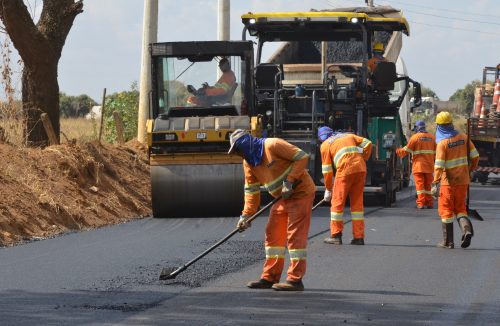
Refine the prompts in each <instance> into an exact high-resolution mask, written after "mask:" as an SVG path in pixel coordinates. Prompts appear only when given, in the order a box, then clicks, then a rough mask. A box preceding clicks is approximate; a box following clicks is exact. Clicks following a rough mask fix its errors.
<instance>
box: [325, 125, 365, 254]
mask: <svg viewBox="0 0 500 326" xmlns="http://www.w3.org/2000/svg"><path fill="white" fill-rule="evenodd" d="M318 138H319V140H320V141H321V142H322V144H321V148H320V151H321V164H322V165H321V167H322V171H323V176H324V179H325V195H324V200H325V201H327V202H328V201H331V209H330V230H331V237H330V238H326V239H325V242H326V243H330V244H338V245H340V244H342V231H343V229H344V217H343V216H344V207H345V201H346V199H347V196H349V200H350V203H351V219H352V234H353V239H352V241H351V244H353V245H364V244H365V240H364V238H365V219H364V208H363V191H364V188H365V178H366V163H365V161H367V160H368V159H369V158H370V155H371V151H372V143H371V142H370V141H369V140H368V139H366V138H363V137H359V136H356V135H354V134H352V133H341V132H333V130H332V129H331V128H329V127H321V128H319V129H318ZM332 189H333V190H332ZM332 191H333V195H332Z"/></svg>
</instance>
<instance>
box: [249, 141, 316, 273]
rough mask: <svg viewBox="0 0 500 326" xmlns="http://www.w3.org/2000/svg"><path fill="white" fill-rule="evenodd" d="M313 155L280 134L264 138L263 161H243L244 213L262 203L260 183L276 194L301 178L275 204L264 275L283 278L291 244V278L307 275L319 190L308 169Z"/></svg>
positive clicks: (268, 223)
mask: <svg viewBox="0 0 500 326" xmlns="http://www.w3.org/2000/svg"><path fill="white" fill-rule="evenodd" d="M308 161H309V155H308V154H306V153H305V152H304V151H302V150H301V149H299V148H298V147H296V146H294V145H292V144H290V143H288V142H286V141H284V140H282V139H279V138H267V139H266V140H265V142H264V153H263V155H262V161H261V163H260V164H259V165H257V166H255V167H254V166H251V165H250V164H248V163H247V162H246V161H243V169H244V173H245V207H244V208H243V212H242V215H244V216H251V215H253V214H255V212H257V210H258V208H259V206H260V186H261V185H263V186H264V187H265V188H266V189H267V191H268V192H269V194H271V196H273V197H278V196H280V195H281V189H282V185H283V181H284V180H285V179H287V180H288V181H290V182H296V181H298V180H300V183H299V184H297V186H296V187H295V189H294V191H293V194H292V196H291V197H290V198H288V199H281V200H279V201H278V202H277V203H276V204H274V205H273V206H272V208H271V212H270V214H269V220H268V222H267V226H266V238H265V250H266V260H265V262H264V268H263V272H262V276H261V278H262V279H265V280H267V281H270V282H273V283H276V282H279V280H280V277H281V273H282V271H283V267H284V262H285V246H287V245H288V253H289V256H290V266H289V268H288V276H287V280H288V281H292V282H296V281H299V280H301V279H302V278H303V277H304V274H305V272H306V258H307V234H308V232H309V225H310V223H311V209H312V205H313V201H314V195H315V193H316V186H315V185H314V181H313V180H312V178H311V177H310V176H309V174H308V173H307V171H306V167H307V163H308Z"/></svg>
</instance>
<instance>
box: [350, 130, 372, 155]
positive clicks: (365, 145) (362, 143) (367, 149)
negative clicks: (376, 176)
mask: <svg viewBox="0 0 500 326" xmlns="http://www.w3.org/2000/svg"><path fill="white" fill-rule="evenodd" d="M354 139H355V142H356V146H358V147H361V148H362V149H363V159H364V160H365V161H368V160H369V159H370V155H371V154H372V142H371V141H370V140H368V139H366V138H364V137H360V136H354Z"/></svg>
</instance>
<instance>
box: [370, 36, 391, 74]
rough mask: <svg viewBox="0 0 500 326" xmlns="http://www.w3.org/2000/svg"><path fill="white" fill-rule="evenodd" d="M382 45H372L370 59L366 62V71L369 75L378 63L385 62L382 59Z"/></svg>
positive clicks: (377, 43) (384, 59)
mask: <svg viewBox="0 0 500 326" xmlns="http://www.w3.org/2000/svg"><path fill="white" fill-rule="evenodd" d="M384 50H385V49H384V44H382V43H380V42H375V43H374V44H373V48H372V53H373V55H372V57H371V58H370V59H369V60H368V71H369V72H370V74H373V72H374V71H375V68H376V67H377V65H378V64H379V63H380V62H385V61H387V59H386V58H384Z"/></svg>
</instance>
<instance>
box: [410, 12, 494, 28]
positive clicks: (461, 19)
mask: <svg viewBox="0 0 500 326" xmlns="http://www.w3.org/2000/svg"><path fill="white" fill-rule="evenodd" d="M406 12H412V13H414V14H417V15H425V16H432V17H438V18H442V19H448V20H458V21H462V22H472V23H479V24H489V25H500V23H495V22H490V21H479V20H473V19H465V18H453V17H446V16H443V15H435V14H428V13H425V12H419V11H413V10H406Z"/></svg>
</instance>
